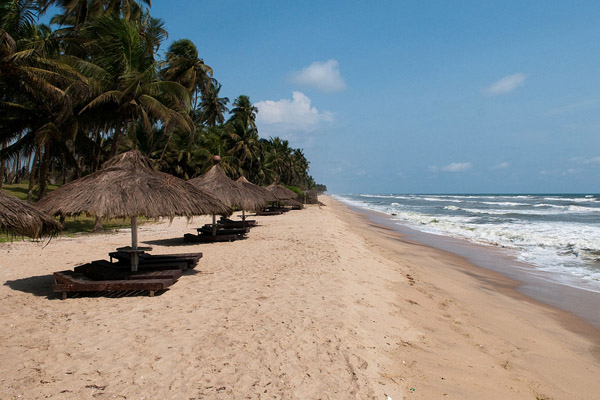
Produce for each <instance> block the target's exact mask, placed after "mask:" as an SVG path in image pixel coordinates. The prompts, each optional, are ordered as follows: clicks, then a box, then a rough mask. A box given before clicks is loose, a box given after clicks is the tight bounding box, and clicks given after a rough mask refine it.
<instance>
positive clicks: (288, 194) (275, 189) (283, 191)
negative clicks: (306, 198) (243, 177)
mask: <svg viewBox="0 0 600 400" xmlns="http://www.w3.org/2000/svg"><path fill="white" fill-rule="evenodd" d="M267 190H268V191H269V192H271V194H273V195H274V196H275V197H276V198H277V200H290V199H292V200H295V199H297V198H298V195H297V194H296V193H295V192H293V191H291V190H290V189H288V188H286V187H285V186H281V185H277V184H275V183H273V184H271V185H269V186H267Z"/></svg>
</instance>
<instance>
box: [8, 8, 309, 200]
mask: <svg viewBox="0 0 600 400" xmlns="http://www.w3.org/2000/svg"><path fill="white" fill-rule="evenodd" d="M50 6H55V8H54V9H58V10H59V13H58V14H57V15H55V16H54V17H53V18H52V22H53V23H54V24H58V25H59V28H58V29H56V30H54V31H53V30H52V29H50V28H49V27H47V26H43V25H38V24H37V19H38V17H39V15H40V13H44V12H46V10H48V9H51V8H50ZM149 7H150V1H149V0H143V1H141V2H138V1H134V0H119V1H112V0H111V1H107V0H91V1H63V0H60V1H59V0H48V1H34V0H30V1H27V0H23V1H12V0H0V89H2V90H1V91H0V93H2V94H1V95H0V183H2V182H3V181H4V180H5V177H8V179H6V180H7V181H9V182H11V183H13V182H17V183H19V182H24V181H25V180H29V182H30V184H29V185H27V184H24V185H23V186H21V187H20V189H19V190H18V191H17V192H18V193H19V195H20V196H22V198H23V197H24V198H28V199H29V200H34V198H39V197H41V196H43V195H44V194H45V193H47V192H48V191H50V190H52V187H51V186H49V183H56V182H60V183H65V182H68V181H69V180H72V179H76V178H79V177H81V176H84V175H86V174H88V173H91V172H94V171H96V170H97V169H98V168H100V167H101V166H102V164H103V163H104V162H105V161H107V160H108V159H110V158H111V157H113V156H114V155H116V154H118V153H119V152H122V151H126V150H129V149H132V148H136V149H138V150H140V151H142V152H144V153H145V154H147V155H148V156H150V157H151V158H153V159H154V160H156V164H157V166H158V168H160V169H161V170H162V171H165V172H168V173H171V174H174V175H177V176H179V177H182V178H185V179H187V178H191V177H194V176H197V175H200V174H202V173H204V172H205V171H206V170H207V169H208V168H209V167H210V166H211V165H212V162H211V158H212V156H213V155H215V154H217V155H219V156H221V159H222V166H223V168H224V169H225V171H226V172H227V173H228V175H229V176H230V177H231V178H233V179H237V178H239V177H240V176H244V177H246V178H247V179H249V180H250V181H252V182H254V183H257V184H261V185H268V184H271V183H272V182H274V181H277V182H279V183H283V184H288V185H292V186H295V187H301V188H311V187H313V186H314V180H313V179H312V177H311V176H310V175H309V174H308V170H309V162H308V160H307V159H306V157H305V155H304V153H303V151H302V150H301V149H294V148H292V147H290V145H289V143H288V141H287V140H283V139H281V138H278V137H274V138H269V139H265V138H261V137H260V136H259V132H258V128H257V126H256V116H257V113H258V109H257V108H256V107H255V106H254V105H253V104H252V102H251V101H250V97H249V96H247V95H240V96H238V97H237V98H236V99H235V100H234V101H233V103H232V110H231V115H230V118H229V119H228V120H227V121H226V120H225V116H226V114H227V113H228V112H229V109H228V108H227V106H228V104H229V99H228V98H226V97H221V95H220V90H221V87H222V85H221V83H219V82H218V81H217V80H216V79H215V78H214V76H213V69H212V68H211V67H210V66H208V65H207V64H205V63H204V60H203V59H202V58H201V57H200V55H199V52H198V48H197V47H196V45H195V44H194V43H193V42H192V41H190V40H188V39H180V40H176V41H174V42H173V43H172V44H171V45H170V46H169V48H168V49H167V51H166V52H165V59H164V60H161V59H160V58H159V57H158V54H159V53H158V51H159V49H160V47H161V45H162V44H163V42H164V40H165V38H166V37H167V32H166V30H165V28H164V23H163V21H162V20H160V19H158V18H154V17H152V16H151V15H150V12H149V10H148V8H149ZM11 189H12V190H16V189H14V188H11Z"/></svg>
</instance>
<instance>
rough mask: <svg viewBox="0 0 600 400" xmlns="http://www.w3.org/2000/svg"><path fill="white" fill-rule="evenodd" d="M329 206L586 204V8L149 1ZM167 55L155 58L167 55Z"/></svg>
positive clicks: (589, 136) (594, 29)
mask: <svg viewBox="0 0 600 400" xmlns="http://www.w3.org/2000/svg"><path fill="white" fill-rule="evenodd" d="M151 12H152V15H153V16H156V17H159V18H162V19H163V20H164V21H165V23H166V28H167V30H168V32H169V35H170V36H169V41H168V42H171V41H173V40H177V39H181V38H188V39H191V40H192V41H194V43H195V44H196V45H197V47H198V49H199V51H200V54H201V57H203V58H204V60H205V62H206V63H207V64H208V65H210V66H211V67H213V69H214V71H215V78H217V79H218V80H219V81H220V82H221V83H222V84H223V89H222V91H221V93H222V94H224V95H225V96H227V97H229V98H230V99H231V100H233V99H234V98H235V97H237V96H238V95H240V94H246V95H248V96H250V99H251V100H252V101H253V102H254V103H255V104H256V105H257V106H258V108H259V115H258V126H259V130H260V135H261V136H263V137H269V136H276V135H277V136H280V137H282V138H286V139H288V140H289V141H290V143H291V145H292V146H294V147H302V148H303V149H304V150H305V154H306V155H307V158H308V159H309V161H310V162H311V171H310V172H311V174H312V175H313V176H314V178H315V179H316V180H317V182H320V183H324V184H326V185H327V186H328V188H329V191H330V192H333V193H367V192H368V193H391V192H394V193H482V192H486V193H490V192H496V193H499V192H502V193H507V192H511V193H514V192H544V193H549V192H588V193H591V192H595V193H598V192H600V179H599V176H600V175H599V172H600V135H599V132H600V25H599V23H598V21H600V2H598V1H588V2H585V1H561V2H558V1H460V2H449V1H427V2H426V1H347V0H345V1H310V0H307V1H302V2H288V1H260V0H257V1H252V2H250V1H242V0H239V1H233V0H221V1H198V0H185V1H169V2H167V1H159V0H156V1H153V6H152V9H151ZM166 47H168V43H167V44H166V45H165V49H166Z"/></svg>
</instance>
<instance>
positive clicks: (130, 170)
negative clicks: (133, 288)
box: [38, 150, 231, 271]
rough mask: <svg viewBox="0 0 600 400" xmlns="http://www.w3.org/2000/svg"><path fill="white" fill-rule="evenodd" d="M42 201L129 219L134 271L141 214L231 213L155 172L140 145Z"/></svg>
mask: <svg viewBox="0 0 600 400" xmlns="http://www.w3.org/2000/svg"><path fill="white" fill-rule="evenodd" d="M38 206H39V207H41V208H42V209H44V210H46V211H47V212H49V213H50V214H53V215H57V214H64V215H80V214H82V213H85V214H87V215H93V216H97V217H101V218H131V248H132V250H133V252H132V256H133V257H132V261H131V267H132V270H134V271H135V270H137V253H136V251H137V217H138V216H144V217H148V218H158V217H170V218H173V217H175V216H186V217H192V216H194V215H203V214H212V213H228V212H230V211H231V210H230V209H229V207H227V206H226V205H225V204H223V203H222V202H221V201H219V200H217V199H216V198H214V197H213V196H211V195H210V194H208V193H206V192H205V191H203V190H201V189H198V188H196V187H194V186H193V185H190V184H189V183H187V182H185V181H184V180H182V179H179V178H176V177H174V176H172V175H169V174H165V173H163V172H158V171H155V170H154V169H153V168H152V162H151V160H150V159H149V158H147V157H146V156H144V155H142V154H141V153H140V152H139V151H137V150H131V151H128V152H126V153H123V154H120V155H118V156H116V157H114V158H113V159H112V160H110V161H109V162H107V163H106V164H105V165H104V167H103V168H102V169H100V170H99V171H97V172H94V173H92V174H90V175H88V176H85V177H83V178H81V179H77V180H75V181H73V182H70V183H68V184H66V185H64V186H61V187H60V188H58V189H56V190H55V191H54V192H52V193H50V194H48V195H47V196H45V197H44V198H43V199H42V200H41V201H40V202H39V203H38Z"/></svg>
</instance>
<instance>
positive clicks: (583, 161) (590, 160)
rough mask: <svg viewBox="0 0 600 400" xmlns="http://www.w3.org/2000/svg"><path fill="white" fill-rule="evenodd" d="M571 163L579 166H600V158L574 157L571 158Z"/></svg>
mask: <svg viewBox="0 0 600 400" xmlns="http://www.w3.org/2000/svg"><path fill="white" fill-rule="evenodd" d="M571 161H574V162H576V163H578V164H600V156H598V157H592V158H586V157H574V158H571Z"/></svg>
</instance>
